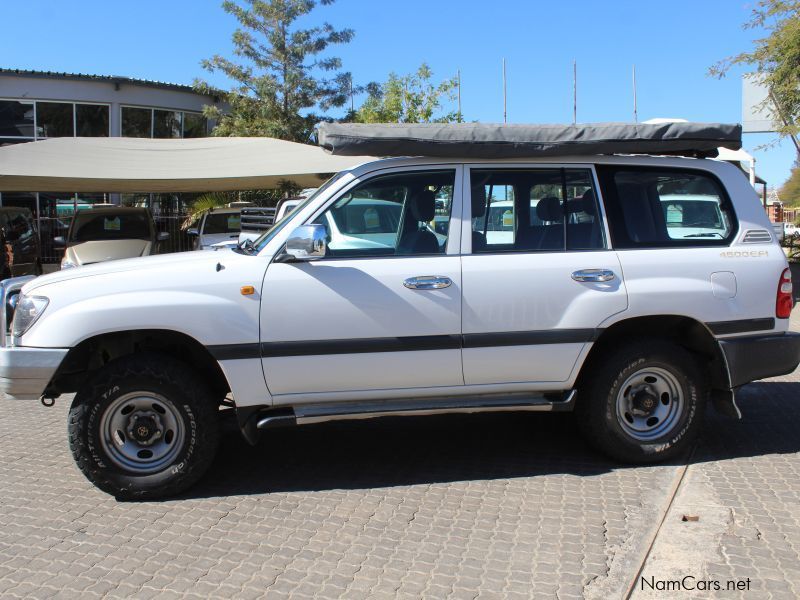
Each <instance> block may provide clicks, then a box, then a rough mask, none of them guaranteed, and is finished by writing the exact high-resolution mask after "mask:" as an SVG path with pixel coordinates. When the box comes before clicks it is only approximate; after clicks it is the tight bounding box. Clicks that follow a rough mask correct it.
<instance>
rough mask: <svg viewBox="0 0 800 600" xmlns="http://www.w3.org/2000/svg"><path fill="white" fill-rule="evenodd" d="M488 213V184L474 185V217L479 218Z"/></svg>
mask: <svg viewBox="0 0 800 600" xmlns="http://www.w3.org/2000/svg"><path fill="white" fill-rule="evenodd" d="M485 214H486V186H484V185H473V186H472V218H473V219H475V218H479V217H482V216H483V215H485Z"/></svg>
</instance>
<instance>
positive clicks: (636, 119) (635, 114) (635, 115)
mask: <svg viewBox="0 0 800 600" xmlns="http://www.w3.org/2000/svg"><path fill="white" fill-rule="evenodd" d="M633 122H634V123H638V122H639V107H638V106H637V105H636V65H633Z"/></svg>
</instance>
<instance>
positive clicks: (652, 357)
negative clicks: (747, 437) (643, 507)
mask: <svg viewBox="0 0 800 600" xmlns="http://www.w3.org/2000/svg"><path fill="white" fill-rule="evenodd" d="M707 395H708V390H707V385H706V381H705V379H704V377H703V375H702V373H701V371H700V369H699V367H698V363H697V359H696V358H695V356H694V355H692V354H691V353H690V352H688V351H687V350H685V349H684V348H682V347H681V346H678V345H676V344H672V343H669V342H666V341H660V340H641V341H638V342H634V343H632V344H630V345H628V346H624V347H622V348H621V349H620V350H618V351H616V352H615V353H613V354H611V355H610V356H609V357H608V358H606V359H605V360H604V361H602V362H601V363H600V364H598V365H597V366H596V367H595V368H594V369H593V371H592V372H591V373H590V374H589V376H588V377H587V378H586V380H585V382H584V384H583V385H582V387H581V390H580V395H579V399H578V406H577V407H576V413H577V416H578V423H579V425H580V427H581V429H582V430H583V432H584V434H585V435H586V437H587V439H588V440H589V442H590V443H592V444H593V445H594V446H595V447H597V448H598V449H600V450H601V451H603V452H605V453H606V454H608V455H610V456H612V457H613V458H616V459H618V460H621V461H624V462H632V463H652V462H658V461H662V460H668V459H670V458H673V457H675V456H677V455H679V454H681V453H683V452H685V451H686V450H687V449H688V447H689V446H690V445H691V444H692V442H693V441H694V439H695V438H696V437H697V434H698V432H699V430H700V427H701V426H702V421H703V415H704V413H705V406H706V399H707Z"/></svg>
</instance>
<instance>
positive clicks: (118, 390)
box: [69, 354, 219, 500]
mask: <svg viewBox="0 0 800 600" xmlns="http://www.w3.org/2000/svg"><path fill="white" fill-rule="evenodd" d="M205 383H206V382H205V380H203V379H202V378H201V377H199V376H198V374H197V373H195V372H193V371H192V370H191V369H190V368H189V367H188V366H187V365H186V364H184V363H183V362H180V361H178V360H175V359H173V358H171V357H169V356H164V355H159V354H138V355H131V356H126V357H122V358H119V359H117V360H114V361H112V362H110V363H109V364H108V365H106V366H105V367H104V368H103V369H101V370H100V371H99V372H98V373H97V374H95V376H94V377H93V378H92V379H91V380H90V381H89V382H87V384H86V385H85V386H84V387H83V388H82V389H81V390H80V391H79V392H78V393H77V394H76V395H75V399H74V400H73V402H72V406H71V407H70V411H69V445H70V449H71V450H72V455H73V457H74V459H75V462H76V463H77V465H78V467H79V468H80V470H81V471H82V472H83V474H84V475H85V476H86V478H87V479H89V481H91V482H92V483H93V484H94V485H95V486H97V487H98V488H100V489H101V490H103V491H104V492H107V493H109V494H111V495H113V496H115V497H116V498H117V499H120V500H150V499H155V498H163V497H168V496H174V495H176V494H178V493H180V492H182V491H184V490H186V489H187V488H189V487H190V486H192V485H193V484H194V483H196V482H197V480H199V479H200V477H202V475H203V474H204V473H205V471H206V470H207V469H208V467H209V466H210V465H211V463H212V462H213V460H214V455H215V453H216V450H217V445H218V442H219V423H218V421H219V406H218V403H217V402H215V401H214V398H213V396H212V395H211V393H210V391H209V388H208V386H207V385H206V384H205ZM143 391H144V392H153V393H157V394H159V395H160V396H162V397H163V398H164V399H165V400H166V401H167V402H169V403H171V404H172V406H173V407H174V408H175V413H176V415H179V418H180V419H182V422H183V427H184V428H185V429H184V432H185V435H184V436H183V442H182V444H181V446H182V447H181V448H180V449H179V451H178V453H177V455H176V456H175V457H174V460H172V461H171V462H170V464H167V465H165V466H164V467H163V468H162V469H161V470H159V471H158V472H155V473H149V474H137V473H135V472H131V471H127V470H125V469H123V468H121V467H120V466H118V465H116V464H114V462H113V460H112V459H111V457H110V456H109V454H108V452H106V451H105V450H104V448H103V444H102V443H101V441H100V435H101V421H102V416H103V414H104V412H105V411H106V409H108V407H109V406H111V405H112V403H113V402H114V401H115V400H116V399H118V398H120V397H121V396H123V395H125V394H127V393H131V392H143Z"/></svg>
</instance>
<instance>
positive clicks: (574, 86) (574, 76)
mask: <svg viewBox="0 0 800 600" xmlns="http://www.w3.org/2000/svg"><path fill="white" fill-rule="evenodd" d="M577 123H578V61H576V60H575V59H572V124H573V125H575V124H577Z"/></svg>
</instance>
